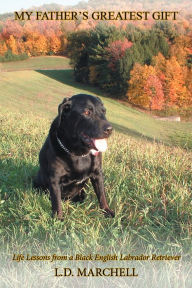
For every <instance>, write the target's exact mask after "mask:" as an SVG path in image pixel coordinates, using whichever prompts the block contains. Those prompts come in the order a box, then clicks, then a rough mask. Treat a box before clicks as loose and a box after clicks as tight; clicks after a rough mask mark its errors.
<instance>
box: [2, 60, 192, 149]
mask: <svg viewBox="0 0 192 288" xmlns="http://www.w3.org/2000/svg"><path fill="white" fill-rule="evenodd" d="M27 67H29V69H35V70H25V69H27ZM68 67H69V63H68V60H67V59H66V58H64V57H50V58H49V57H37V58H32V59H28V60H25V61H20V62H15V63H14V62H13V63H3V64H2V68H1V70H2V71H3V72H1V79H0V91H1V93H0V105H1V107H2V109H5V108H6V109H9V110H11V111H16V110H17V111H23V112H29V111H30V112H32V113H33V114H34V115H37V116H43V117H45V118H48V119H53V117H55V115H56V113H57V106H58V103H60V102H61V101H62V99H63V98H64V97H70V96H72V95H74V94H77V93H88V94H90V93H91V94H93V95H98V96H100V97H101V98H102V100H103V101H104V103H105V105H106V108H107V115H108V118H109V120H110V121H111V123H112V124H113V126H114V128H115V129H116V130H117V131H119V132H122V133H124V134H127V135H128V136H129V135H130V136H134V137H143V136H145V137H146V138H148V139H149V140H152V141H153V140H154V139H155V140H157V141H163V142H165V143H173V144H175V145H181V146H182V147H183V146H185V147H188V148H191V147H192V125H191V123H170V122H161V121H159V120H156V119H154V118H152V117H150V116H149V115H147V114H145V113H142V112H139V111H136V110H134V109H131V108H129V107H125V106H123V105H122V104H119V103H117V102H116V101H114V100H112V99H110V98H104V97H103V95H102V94H101V92H100V91H99V90H97V89H95V88H93V87H90V86H86V85H83V84H80V83H77V82H75V81H74V79H73V72H72V70H71V69H66V68H68ZM59 68H62V69H65V70H56V69H59ZM20 69H22V70H23V71H20ZM40 69H51V70H40ZM12 70H14V71H12ZM15 70H16V71H15ZM18 70H19V71H18ZM5 71H9V72H5Z"/></svg>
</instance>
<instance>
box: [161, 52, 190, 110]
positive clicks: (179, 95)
mask: <svg viewBox="0 0 192 288" xmlns="http://www.w3.org/2000/svg"><path fill="white" fill-rule="evenodd" d="M165 83H166V86H165V103H166V105H167V106H176V107H182V106H186V105H187V103H188V101H189V99H188V98H189V93H188V91H187V88H186V86H185V79H184V73H183V69H182V67H181V66H180V65H179V63H178V61H177V60H176V58H175V57H171V58H170V59H169V60H167V62H166V71H165Z"/></svg>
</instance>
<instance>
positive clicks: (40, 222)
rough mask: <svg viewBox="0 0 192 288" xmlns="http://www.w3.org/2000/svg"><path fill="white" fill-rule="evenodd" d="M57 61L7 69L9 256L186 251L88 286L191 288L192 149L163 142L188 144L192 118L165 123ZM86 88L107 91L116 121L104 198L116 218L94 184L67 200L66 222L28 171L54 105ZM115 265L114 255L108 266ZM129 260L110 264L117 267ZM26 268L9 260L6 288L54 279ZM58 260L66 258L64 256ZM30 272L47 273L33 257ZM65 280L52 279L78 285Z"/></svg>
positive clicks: (0, 230)
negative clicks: (134, 273)
mask: <svg viewBox="0 0 192 288" xmlns="http://www.w3.org/2000/svg"><path fill="white" fill-rule="evenodd" d="M31 61H33V60H31ZM35 61H36V60H35ZM37 64H38V63H37ZM37 64H36V69H39V67H38V65H37ZM14 65H15V64H14ZM22 65H24V63H23V64H22ZM51 68H52V69H53V70H43V71H40V70H38V71H12V72H1V78H0V91H1V94H0V103H1V109H0V123H1V125H0V139H1V144H0V155H1V156H0V171H1V172H0V183H1V184H0V243H1V250H2V252H3V254H4V255H5V256H6V257H8V259H10V258H12V256H13V253H25V255H26V254H27V253H33V255H34V254H35V255H48V254H50V253H57V254H58V255H63V254H66V253H67V252H68V251H69V253H73V254H74V253H76V254H77V253H82V254H84V255H88V254H89V253H90V252H91V253H100V254H102V255H104V254H108V253H111V254H112V253H116V254H118V255H119V254H120V253H124V254H126V255H127V254H129V253H130V254H132V255H138V254H139V253H143V254H145V255H151V254H152V253H156V254H163V255H165V254H169V255H183V258H184V259H185V264H184V263H183V262H181V261H179V262H175V263H172V262H169V261H168V262H166V263H165V262H163V263H162V265H161V264H159V263H158V264H159V265H161V268H162V269H164V270H163V271H164V272H163V271H161V270H158V269H159V268H158V266H157V264H156V263H151V262H150V263H149V265H147V263H146V265H143V263H140V264H138V265H141V266H140V268H139V269H140V270H139V271H141V272H140V273H141V275H142V277H140V278H139V277H138V282H136V281H135V282H134V280H133V282H131V280H127V281H128V282H125V281H126V280H124V279H123V278H122V281H120V282H118V285H117V284H116V285H115V284H111V285H110V286H107V285H106V286H101V284H100V286H94V285H93V284H92V285H90V286H87V287H128V284H125V283H129V285H130V283H133V286H132V285H130V286H129V287H142V288H143V287H147V284H146V286H144V285H143V283H149V282H150V283H151V285H153V287H166V288H167V287H169V288H172V287H174V288H175V287H182V288H184V287H187V288H189V287H190V278H189V275H190V269H191V268H190V267H191V266H190V263H189V262H188V259H189V258H188V257H190V255H191V252H192V251H191V249H192V237H191V236H192V235H191V231H192V207H191V187H192V162H191V159H192V152H191V151H190V149H182V148H181V147H174V146H173V145H172V146H170V147H169V146H167V145H164V144H162V143H159V141H165V142H166V143H167V144H169V145H171V144H172V141H173V142H174V144H175V140H178V144H179V145H181V144H182V145H183V146H185V145H187V146H188V147H190V145H191V144H190V143H191V142H190V141H191V140H190V139H191V138H190V137H191V133H192V130H191V123H165V122H159V121H157V120H155V119H153V118H151V117H150V116H148V115H146V114H144V113H141V112H138V111H136V110H134V109H131V108H128V107H124V106H122V105H121V104H119V103H117V102H115V101H114V100H112V99H109V98H105V97H102V95H101V94H100V92H99V91H98V90H96V89H93V88H91V87H89V86H84V85H81V84H78V83H75V82H74V81H73V78H72V72H71V70H69V69H68V70H62V71H60V70H54V69H55V67H53V66H52V67H51ZM80 92H85V93H92V94H97V95H99V96H100V97H101V98H102V100H103V101H104V103H105V105H106V107H107V111H108V112H107V114H108V118H109V119H110V121H111V122H112V123H113V126H114V128H115V131H114V133H113V135H112V137H111V138H110V139H109V141H108V142H109V148H108V150H107V152H106V153H104V159H103V166H104V175H105V188H106V194H107V198H108V200H109V204H110V206H111V208H112V209H114V210H115V212H116V217H115V218H114V219H108V218H105V217H103V215H102V213H101V211H100V209H99V207H98V201H97V199H96V196H95V194H94V192H93V189H92V187H91V185H90V184H89V185H88V187H87V198H86V200H85V202H84V203H82V204H72V203H71V202H69V201H67V202H65V203H63V211H64V215H65V218H64V221H63V222H60V221H58V220H56V219H52V218H51V203H50V200H49V196H48V195H45V194H42V195H41V194H38V193H37V192H36V191H34V190H33V189H32V178H33V177H34V175H35V174H36V172H37V170H38V153H39V150H40V148H41V145H42V143H43V141H44V139H45V137H46V135H47V132H48V129H49V126H50V122H51V120H52V119H53V117H54V116H55V115H56V113H57V106H58V103H59V102H60V101H61V100H62V98H63V97H66V96H71V95H73V94H75V93H80ZM182 133H183V134H182ZM182 135H183V137H182ZM179 137H180V138H179ZM187 138H188V139H189V141H188V144H187V142H186V139H187ZM154 139H156V140H159V141H157V142H154ZM181 139H182V141H183V142H182V141H181ZM20 264H21V263H17V264H16V265H17V269H21V268H20V267H21V266H19V265H20ZM112 264H113V263H111V262H110V266H111V265H112ZM128 264H129V263H127V262H126V264H125V263H119V262H118V263H117V262H114V265H115V266H118V267H119V265H124V267H125V265H128ZM30 265H33V264H30ZM30 265H28V264H25V265H24V266H22V267H23V269H25V271H26V273H22V274H21V273H20V271H19V270H17V269H16V268H14V267H13V263H10V264H8V266H7V267H3V268H2V269H1V270H2V271H1V275H0V279H1V283H3V284H2V285H3V286H1V284H0V287H3V288H4V287H10V283H13V281H14V283H15V286H14V287H24V286H21V283H25V281H28V282H26V283H28V284H26V285H28V286H26V287H41V288H42V287H51V286H46V285H50V283H52V282H54V281H55V280H54V278H53V277H50V274H49V273H48V272H46V269H45V268H43V269H44V273H45V278H41V277H40V278H38V281H40V280H39V279H41V280H42V284H41V286H38V285H40V284H39V283H40V282H38V281H37V279H36V278H34V277H33V275H32V272H31V267H32V266H30ZM62 265H66V263H60V266H62ZM68 265H69V264H68ZM79 265H80V264H79ZM83 265H84V264H83ZM99 265H100V264H99V263H97V266H98V267H99ZM108 265H109V264H108ZM134 265H137V263H136V264H135V263H134ZM185 265H186V267H185ZM10 267H11V268H10ZM68 267H70V266H68ZM147 267H148V268H149V271H148V272H147V269H148V268H147ZM11 269H12V270H11ZM14 269H15V270H14ZM34 269H35V271H36V273H35V276H36V275H37V273H39V274H40V275H41V276H42V272H40V271H41V270H40V269H41V268H40V266H39V265H38V264H37V263H35V264H34ZM8 271H12V273H8ZM13 271H15V272H13ZM22 271H23V270H22ZM14 273H15V274H14ZM46 273H47V274H46ZM20 274H21V275H20ZM15 275H17V276H15ZM18 275H20V276H18ZM47 275H48V276H47ZM36 277H37V276H36ZM147 277H148V278H147ZM15 279H16V280H17V281H16V280H15ZM32 279H33V282H30V281H32ZM34 279H36V280H34ZM59 280H60V279H59ZM59 280H58V286H54V285H56V284H55V282H54V283H53V284H52V287H74V286H65V285H64V284H61V282H59ZM34 281H36V282H34ZM78 281H80V280H78ZM139 281H141V282H139ZM30 283H33V284H34V283H37V284H36V285H35V284H34V285H35V286H32V284H30ZM46 283H47V284H46ZM59 283H60V286H59ZM120 283H121V284H120ZM157 284H158V285H157ZM75 285H76V287H85V286H83V285H82V286H80V284H77V283H76V284H75ZM103 285H104V284H103ZM114 285H115V286H114ZM155 285H157V286H155ZM12 287H13V286H12ZM148 287H149V285H148Z"/></svg>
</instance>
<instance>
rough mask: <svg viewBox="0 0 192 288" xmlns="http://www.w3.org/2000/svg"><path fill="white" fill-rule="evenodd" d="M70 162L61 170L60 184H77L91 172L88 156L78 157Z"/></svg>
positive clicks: (84, 179)
mask: <svg viewBox="0 0 192 288" xmlns="http://www.w3.org/2000/svg"><path fill="white" fill-rule="evenodd" d="M78 158H79V159H76V160H75V161H73V162H72V163H70V164H68V165H67V167H65V169H64V170H63V174H64V175H62V176H61V178H60V184H62V185H64V186H68V185H71V184H74V185H79V184H82V183H83V182H84V181H86V180H87V179H88V178H89V177H90V176H91V174H92V172H93V167H94V165H93V163H92V161H91V158H90V157H81V158H80V157H78Z"/></svg>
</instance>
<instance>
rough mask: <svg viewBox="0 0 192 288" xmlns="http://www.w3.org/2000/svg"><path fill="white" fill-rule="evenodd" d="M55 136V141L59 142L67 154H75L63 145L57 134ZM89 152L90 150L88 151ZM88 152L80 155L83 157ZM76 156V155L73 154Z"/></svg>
mask: <svg viewBox="0 0 192 288" xmlns="http://www.w3.org/2000/svg"><path fill="white" fill-rule="evenodd" d="M56 138H57V142H58V143H59V146H60V147H61V148H62V149H63V150H64V151H65V152H66V153H67V154H69V155H75V154H74V153H72V152H70V151H69V150H68V149H67V148H66V147H65V146H64V145H63V143H62V142H61V140H60V139H59V138H58V136H56ZM89 152H90V151H89ZM89 152H88V153H87V154H83V155H80V157H85V156H87V155H88V154H89ZM75 156H77V155H75Z"/></svg>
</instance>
